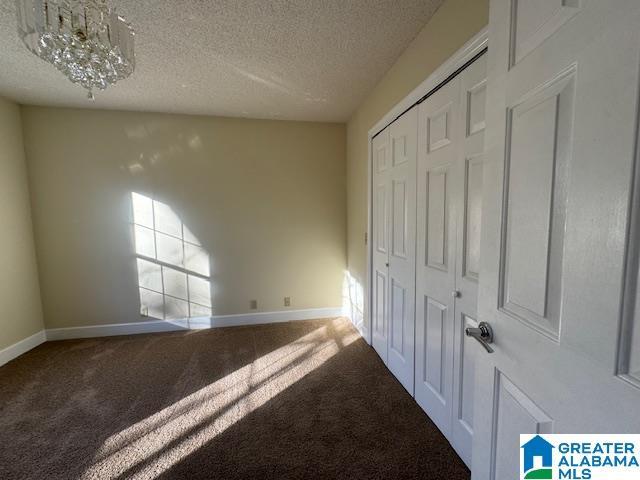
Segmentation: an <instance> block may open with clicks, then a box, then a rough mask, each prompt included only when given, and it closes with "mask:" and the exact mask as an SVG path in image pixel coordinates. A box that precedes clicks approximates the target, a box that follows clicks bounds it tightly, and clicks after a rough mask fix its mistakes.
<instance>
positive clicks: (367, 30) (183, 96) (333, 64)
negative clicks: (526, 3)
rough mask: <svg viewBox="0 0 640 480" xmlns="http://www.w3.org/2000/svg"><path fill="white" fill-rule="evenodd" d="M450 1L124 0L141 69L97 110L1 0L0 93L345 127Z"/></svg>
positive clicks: (120, 3) (40, 100) (35, 101)
mask: <svg viewBox="0 0 640 480" xmlns="http://www.w3.org/2000/svg"><path fill="white" fill-rule="evenodd" d="M442 1H443V0H269V1H267V0H211V1H205V0H180V1H176V0H113V1H112V4H113V5H115V6H117V9H118V12H119V13H120V14H121V15H123V16H124V17H126V18H127V19H128V20H129V21H130V22H131V23H132V24H133V26H134V29H135V30H136V71H135V73H134V74H133V76H132V77H130V78H128V79H126V80H123V81H121V82H119V83H118V84H117V85H116V86H115V87H111V88H110V89H108V90H107V91H106V92H97V94H96V97H97V98H96V100H95V102H91V101H90V100H88V99H87V98H86V94H85V93H84V90H83V89H82V88H81V87H79V86H76V85H73V84H71V83H70V82H69V81H68V80H66V78H65V77H64V76H63V75H62V74H61V73H58V71H57V70H55V68H54V67H53V66H51V65H48V64H47V63H45V62H43V61H42V60H39V59H38V58H37V57H36V56H34V55H33V54H32V53H30V52H29V51H28V50H27V49H26V47H24V46H23V45H22V44H21V42H20V40H19V39H18V36H17V33H16V20H15V5H14V0H0V45H2V48H1V49H0V95H2V96H5V97H7V98H10V99H13V100H15V101H18V102H20V103H23V104H31V105H51V106H72V107H85V108H108V109H121V110H142V111H158V112H174V113H191V114H207V115H222V116H244V117H252V118H274V119H290V120H316V121H345V120H347V119H348V118H349V116H350V115H351V114H352V113H353V111H354V110H355V108H356V107H357V106H358V105H359V104H360V103H361V101H362V100H363V99H364V98H365V96H366V95H367V93H368V92H369V91H370V90H371V89H372V88H373V87H374V86H375V85H376V83H377V82H378V81H379V80H380V78H381V77H382V76H383V75H384V73H385V72H386V71H387V70H388V69H389V67H391V65H393V63H394V61H395V60H396V58H397V57H398V56H399V55H400V53H401V52H402V51H403V50H404V49H405V48H406V47H407V45H408V44H409V43H410V42H411V40H412V39H413V38H414V37H415V35H416V34H417V33H418V32H419V31H420V29H421V28H422V27H423V26H424V25H425V24H426V22H427V21H428V20H429V19H430V18H431V16H432V15H433V13H434V12H435V10H436V9H437V8H438V7H439V6H440V4H441V3H442Z"/></svg>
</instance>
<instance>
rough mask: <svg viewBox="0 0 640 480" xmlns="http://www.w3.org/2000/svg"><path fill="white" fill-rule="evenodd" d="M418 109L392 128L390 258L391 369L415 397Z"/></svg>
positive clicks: (390, 135) (400, 119) (390, 130)
mask: <svg viewBox="0 0 640 480" xmlns="http://www.w3.org/2000/svg"><path fill="white" fill-rule="evenodd" d="M417 124H418V117H417V109H416V108H414V109H412V110H409V111H408V112H406V113H405V114H404V115H403V116H402V117H400V118H399V119H397V120H396V121H395V122H394V123H392V124H391V125H390V126H389V138H390V142H391V144H392V146H393V149H392V152H393V159H392V165H393V167H392V169H391V173H390V175H391V189H392V206H391V211H392V215H391V216H392V218H391V238H392V248H391V255H390V257H389V281H390V285H391V293H390V294H391V316H390V318H389V321H390V325H389V332H390V333H389V335H390V338H389V347H390V348H389V352H388V364H387V365H388V367H389V370H391V372H392V373H393V374H394V375H395V376H396V378H397V379H398V380H399V381H400V383H402V385H403V386H404V387H405V388H406V389H407V391H409V393H411V394H413V384H414V370H415V364H414V343H415V342H414V332H415V268H416V267H415V262H416V254H415V248H416V245H415V241H416V154H417V133H418V132H417V128H418V127H417Z"/></svg>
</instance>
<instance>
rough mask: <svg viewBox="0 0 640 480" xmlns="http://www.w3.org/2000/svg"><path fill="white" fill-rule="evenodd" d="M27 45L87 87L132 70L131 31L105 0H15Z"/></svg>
mask: <svg viewBox="0 0 640 480" xmlns="http://www.w3.org/2000/svg"><path fill="white" fill-rule="evenodd" d="M16 7H17V12H18V33H19V35H20V38H21V39H22V41H23V42H24V43H25V45H26V46H27V48H28V49H29V50H31V51H32V52H33V53H35V54H36V55H37V56H39V57H40V58H42V59H43V60H46V61H47V62H49V63H51V64H53V65H54V66H55V67H56V68H57V69H58V70H60V71H61V72H62V73H64V74H65V75H66V76H67V78H69V80H71V81H72V82H73V83H77V84H79V85H81V86H83V87H84V88H86V89H87V91H88V96H89V98H90V99H92V100H93V98H94V97H93V90H95V89H98V90H104V89H106V88H107V87H108V86H109V85H113V84H114V83H116V82H117V81H118V80H122V79H123V78H127V77H128V76H129V75H131V74H132V73H133V70H134V68H135V59H134V54H133V43H134V42H133V38H134V32H133V29H132V28H131V25H129V23H127V22H126V20H125V19H124V18H122V17H121V16H119V15H117V14H116V12H115V9H112V8H111V7H109V5H108V4H107V0H16Z"/></svg>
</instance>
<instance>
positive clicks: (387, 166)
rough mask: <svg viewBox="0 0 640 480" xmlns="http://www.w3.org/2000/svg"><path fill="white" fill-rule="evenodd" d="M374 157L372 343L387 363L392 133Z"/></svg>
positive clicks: (378, 143)
mask: <svg viewBox="0 0 640 480" xmlns="http://www.w3.org/2000/svg"><path fill="white" fill-rule="evenodd" d="M371 148H372V155H373V232H372V233H373V238H372V239H371V240H372V242H373V244H372V250H373V262H372V264H373V275H372V286H371V289H372V294H373V301H372V304H371V306H372V312H371V313H372V314H371V320H372V325H371V340H372V344H373V348H374V349H375V350H376V351H377V352H378V355H380V358H382V360H383V361H384V363H385V364H386V363H387V337H388V335H387V331H388V318H389V303H388V297H389V205H390V195H391V154H390V152H389V129H388V128H387V129H386V130H384V131H382V132H380V133H379V134H378V135H377V136H376V137H375V138H374V139H373V140H372V142H371Z"/></svg>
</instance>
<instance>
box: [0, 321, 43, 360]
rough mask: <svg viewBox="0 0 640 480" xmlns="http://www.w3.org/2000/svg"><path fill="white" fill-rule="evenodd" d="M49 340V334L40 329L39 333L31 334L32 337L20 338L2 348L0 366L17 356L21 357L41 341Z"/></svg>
mask: <svg viewBox="0 0 640 480" xmlns="http://www.w3.org/2000/svg"><path fill="white" fill-rule="evenodd" d="M46 341H47V336H46V334H45V331H44V330H40V331H39V332H38V333H35V334H33V335H31V336H30V337H27V338H25V339H24V340H20V341H19V342H16V343H14V344H13V345H10V346H8V347H7V348H4V349H2V350H0V367H1V366H2V365H4V364H5V363H8V362H10V361H11V360H13V359H14V358H16V357H19V356H20V355H22V354H23V353H27V352H28V351H29V350H31V349H32V348H36V347H37V346H38V345H40V344H41V343H44V342H46Z"/></svg>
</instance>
